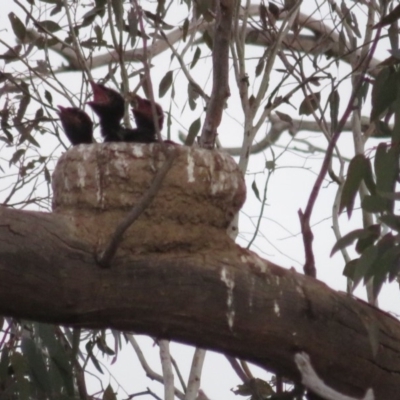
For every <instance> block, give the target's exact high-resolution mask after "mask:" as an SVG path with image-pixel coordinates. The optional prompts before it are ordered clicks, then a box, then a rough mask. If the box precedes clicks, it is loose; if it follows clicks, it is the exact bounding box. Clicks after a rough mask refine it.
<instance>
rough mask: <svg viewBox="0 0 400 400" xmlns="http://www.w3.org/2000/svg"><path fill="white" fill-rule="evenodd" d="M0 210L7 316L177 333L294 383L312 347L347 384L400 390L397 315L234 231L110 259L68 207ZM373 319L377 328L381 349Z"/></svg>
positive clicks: (340, 384)
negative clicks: (78, 231) (282, 262)
mask: <svg viewBox="0 0 400 400" xmlns="http://www.w3.org/2000/svg"><path fill="white" fill-rule="evenodd" d="M0 221H1V222H0V314H1V315H6V316H12V317H15V318H26V319H31V320H37V321H42V322H48V323H54V324H65V325H71V326H74V327H86V328H106V327H113V328H116V329H121V330H129V331H135V332H137V333H145V334H148V335H151V336H155V337H158V338H164V339H173V340H176V341H179V342H183V343H188V344H192V345H196V346H198V347H202V348H207V349H213V350H217V351H220V352H223V353H226V354H228V355H231V356H233V357H239V358H242V359H246V360H248V361H251V362H254V363H255V364H257V365H260V366H262V367H264V368H267V369H269V370H271V371H274V372H279V373H280V374H282V375H283V376H286V377H288V378H289V379H292V380H294V381H297V382H298V381H299V380H300V375H299V372H298V370H297V367H296V365H295V362H294V354H296V353H297V352H299V351H304V352H306V353H307V354H309V356H310V357H311V359H312V360H313V366H314V368H315V369H316V370H317V371H318V374H319V376H320V377H321V379H323V380H324V381H325V382H326V384H327V385H329V386H330V387H332V388H334V389H335V390H338V391H339V392H341V393H344V394H347V395H349V396H353V397H362V396H363V395H364V394H365V390H366V389H367V388H368V387H371V388H372V389H373V391H374V393H375V395H376V398H378V399H391V398H392V399H394V398H396V396H398V393H400V372H399V371H400V368H399V362H398V360H399V357H400V324H399V322H398V321H397V320H396V319H395V318H393V317H392V316H390V315H389V314H387V313H384V312H382V311H380V310H378V309H376V308H374V307H372V306H370V305H368V304H367V303H365V302H363V301H359V300H355V299H353V298H351V297H349V296H347V295H345V294H343V293H338V292H335V291H333V290H331V289H329V288H328V287H327V286H326V285H325V284H323V283H321V282H319V281H317V280H315V279H312V278H309V277H305V276H303V275H300V274H297V273H296V272H294V271H292V270H285V269H282V268H280V267H278V266H276V265H275V264H272V263H269V262H267V261H265V260H262V259H261V258H259V257H257V256H256V255H254V254H253V253H252V252H250V251H246V250H244V249H241V248H240V247H238V246H236V245H235V244H234V243H233V242H232V244H231V245H230V246H226V247H225V250H215V248H213V249H210V250H202V251H199V252H196V253H191V252H185V251H184V250H182V251H180V252H177V251H173V252H171V253H165V252H164V253H147V254H146V253H142V254H137V255H126V256H124V257H119V258H118V259H116V260H115V261H116V263H115V265H114V268H113V269H102V268H98V266H97V263H96V260H95V258H94V257H93V251H92V246H91V245H89V244H88V243H85V242H84V241H82V240H81V239H80V238H77V237H76V236H75V235H74V234H73V232H74V231H73V229H72V227H71V222H70V219H69V217H68V216H63V215H59V214H46V213H39V212H27V211H16V210H12V209H7V208H4V207H0ZM33 227H34V229H32V228H33ZM154 229H155V230H157V229H158V227H157V226H156V225H155V226H154ZM188 299H190V301H188ZM210 309H212V310H213V312H212V313H210V312H209V310H210ZM233 311H234V313H233ZM370 324H374V325H375V326H376V327H377V328H378V331H379V336H378V338H377V340H379V346H378V348H379V351H378V354H377V356H376V357H374V356H373V355H372V349H371V343H370V340H369V339H368V334H367V331H368V326H369V325H370ZM327 344H329V345H327Z"/></svg>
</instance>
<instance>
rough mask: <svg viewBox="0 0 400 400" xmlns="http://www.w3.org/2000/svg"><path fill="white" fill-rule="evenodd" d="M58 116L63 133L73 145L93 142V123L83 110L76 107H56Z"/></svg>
mask: <svg viewBox="0 0 400 400" xmlns="http://www.w3.org/2000/svg"><path fill="white" fill-rule="evenodd" d="M58 108H59V110H60V111H58V115H59V116H60V121H61V124H62V126H63V128H64V131H65V133H66V135H67V137H68V139H69V140H70V142H71V143H72V144H73V145H75V144H80V143H91V142H92V141H93V122H92V120H91V119H90V117H89V115H87V114H86V113H85V112H84V111H83V110H81V109H79V108H76V107H63V106H58Z"/></svg>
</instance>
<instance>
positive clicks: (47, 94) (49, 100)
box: [44, 90, 53, 105]
mask: <svg viewBox="0 0 400 400" xmlns="http://www.w3.org/2000/svg"><path fill="white" fill-rule="evenodd" d="M44 97H45V99H46V100H47V101H48V103H49V104H51V105H52V104H53V96H52V95H51V93H50V92H49V91H48V90H45V91H44Z"/></svg>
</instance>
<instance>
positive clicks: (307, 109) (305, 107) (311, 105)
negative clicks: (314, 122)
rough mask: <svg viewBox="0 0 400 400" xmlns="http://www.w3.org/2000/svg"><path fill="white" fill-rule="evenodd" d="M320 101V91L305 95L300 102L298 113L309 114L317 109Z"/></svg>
mask: <svg viewBox="0 0 400 400" xmlns="http://www.w3.org/2000/svg"><path fill="white" fill-rule="evenodd" d="M320 101H321V93H319V92H318V93H311V94H309V95H307V96H306V97H304V99H303V101H302V102H301V104H300V108H299V115H311V114H312V113H313V112H314V111H315V110H317V109H318V106H319V103H320Z"/></svg>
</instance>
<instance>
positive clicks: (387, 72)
mask: <svg viewBox="0 0 400 400" xmlns="http://www.w3.org/2000/svg"><path fill="white" fill-rule="evenodd" d="M396 96H397V75H396V73H395V71H394V70H392V69H391V68H388V67H385V68H383V69H382V70H381V71H380V72H379V73H378V75H377V77H376V79H375V82H374V85H373V87H372V96H371V102H372V110H371V122H373V121H375V120H377V119H379V118H380V116H381V114H383V112H384V111H386V110H387V109H388V108H389V106H390V105H392V103H393V102H394V101H395V100H396Z"/></svg>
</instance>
